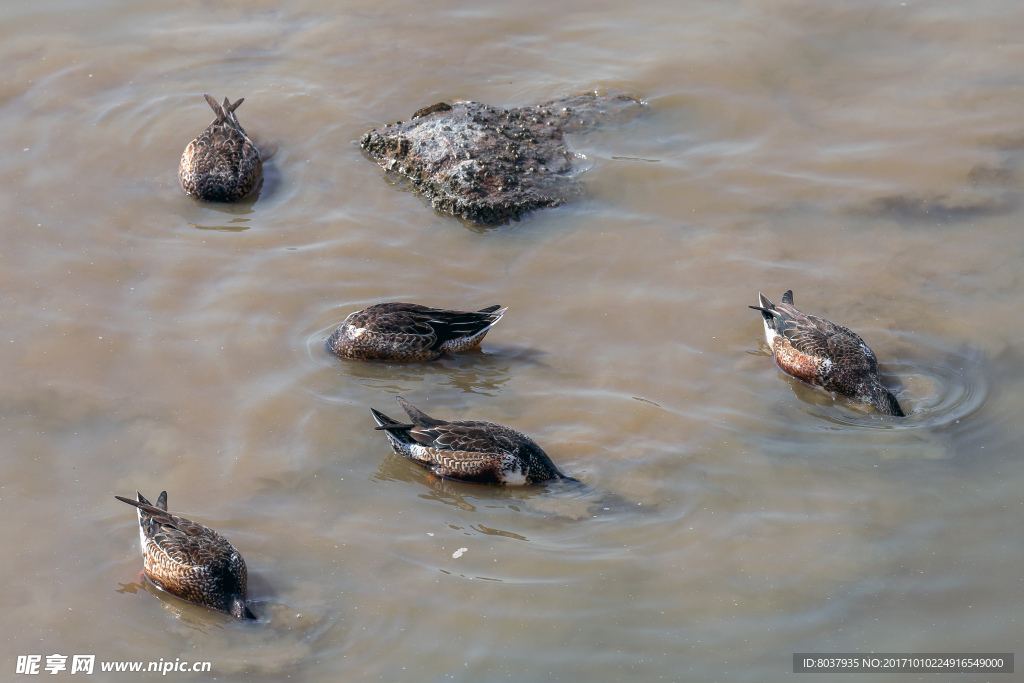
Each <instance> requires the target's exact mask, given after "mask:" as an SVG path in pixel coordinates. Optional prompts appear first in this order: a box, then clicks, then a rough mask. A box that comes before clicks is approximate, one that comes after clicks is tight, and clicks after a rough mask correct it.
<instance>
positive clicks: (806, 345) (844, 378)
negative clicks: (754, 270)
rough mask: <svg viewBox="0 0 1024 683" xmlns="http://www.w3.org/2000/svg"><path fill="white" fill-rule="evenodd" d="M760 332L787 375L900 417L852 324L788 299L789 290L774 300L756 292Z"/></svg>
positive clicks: (893, 398) (900, 410) (872, 352)
mask: <svg viewBox="0 0 1024 683" xmlns="http://www.w3.org/2000/svg"><path fill="white" fill-rule="evenodd" d="M757 296H758V299H759V300H760V303H761V305H760V306H751V307H750V308H753V309H754V310H755V311H760V312H761V317H762V318H763V319H764V334H765V338H766V339H767V340H768V346H770V347H771V349H772V353H773V354H774V356H775V362H776V363H777V364H778V366H779V367H780V368H781V369H782V371H783V372H785V373H786V374H788V375H791V376H793V377H795V378H797V379H798V380H800V381H802V382H806V383H807V384H810V385H812V386H818V387H822V388H823V389H825V390H826V391H830V392H833V393H836V394H839V395H841V396H845V397H847V398H849V399H850V400H852V401H854V402H855V403H865V404H867V405H869V406H873V407H874V408H875V409H877V410H878V412H880V413H883V414H885V415H895V416H897V417H904V413H903V410H902V409H901V408H900V404H899V402H897V401H896V397H895V396H893V395H892V393H891V392H890V391H889V390H888V389H886V388H885V387H884V386H882V382H881V380H880V379H879V378H878V360H877V359H876V358H875V352H874V351H872V350H871V349H869V348H868V345H867V344H865V343H864V340H863V339H861V338H860V337H859V336H858V335H857V334H856V333H855V332H854V331H853V330H851V329H849V328H847V327H843V326H842V325H837V324H836V323H834V322H831V321H829V320H825V319H824V318H819V317H818V316H816V315H807V314H806V313H801V312H800V311H798V310H797V309H796V307H795V306H794V305H793V290H789V291H787V292H786V293H785V294H783V295H782V303H781V304H779V305H778V306H776V305H775V304H774V303H772V302H771V301H770V300H769V299H768V298H767V297H766V296H764V295H763V294H760V293H758V295H757Z"/></svg>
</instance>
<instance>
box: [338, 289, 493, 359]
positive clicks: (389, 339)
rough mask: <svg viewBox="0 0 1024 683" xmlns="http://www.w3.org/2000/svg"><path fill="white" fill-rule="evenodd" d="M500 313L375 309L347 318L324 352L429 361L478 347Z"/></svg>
mask: <svg viewBox="0 0 1024 683" xmlns="http://www.w3.org/2000/svg"><path fill="white" fill-rule="evenodd" d="M499 309H500V310H499ZM504 314H505V309H504V308H501V306H488V307H487V308H481V309H480V310H479V311H448V310H445V309H443V308H429V307H427V306H420V305H419V304H404V303H387V304H375V305H373V306H369V307H367V308H364V309H363V310H361V311H356V312H355V313H351V314H349V316H348V317H347V318H345V320H344V322H342V323H341V325H339V326H338V329H337V330H335V331H334V334H332V335H331V336H330V338H329V339H328V340H327V348H328V349H329V350H330V351H332V352H334V353H336V354H338V355H339V356H341V357H342V358H351V359H354V360H385V361H424V360H434V359H435V358H439V357H440V356H441V355H443V354H445V353H449V352H455V351H467V350H469V349H472V348H474V347H477V346H479V345H480V342H482V341H483V339H484V337H485V336H486V335H487V332H488V331H489V330H490V329H491V327H492V326H493V325H494V324H495V323H496V322H498V321H499V320H501V316H502V315H504Z"/></svg>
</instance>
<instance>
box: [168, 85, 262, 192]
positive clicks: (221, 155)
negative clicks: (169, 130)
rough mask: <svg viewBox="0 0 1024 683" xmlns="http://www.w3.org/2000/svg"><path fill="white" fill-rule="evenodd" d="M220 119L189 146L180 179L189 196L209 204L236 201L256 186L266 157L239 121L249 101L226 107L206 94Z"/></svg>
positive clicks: (180, 171) (184, 154) (179, 169)
mask: <svg viewBox="0 0 1024 683" xmlns="http://www.w3.org/2000/svg"><path fill="white" fill-rule="evenodd" d="M203 97H205V98H206V101H207V103H209V105H210V108H211V109H213V113H214V114H216V115H217V118H215V119H214V120H213V123H211V124H210V125H209V126H207V128H206V130H204V131H203V132H202V134H200V135H199V137H197V138H196V139H195V140H193V141H192V142H190V143H188V147H186V148H185V151H184V153H182V155H181V164H180V165H179V166H178V178H179V179H180V180H181V187H182V188H183V189H184V190H185V194H188V195H191V196H193V197H196V198H197V199H202V200H205V201H208V202H236V201H238V200H239V199H242V198H243V197H245V196H246V195H248V194H249V193H250V192H252V191H253V189H254V188H255V187H256V183H257V182H258V181H259V179H260V175H261V174H262V172H263V158H262V157H261V156H260V151H259V150H258V149H256V145H254V144H253V142H252V140H250V139H249V136H247V135H246V134H245V129H244V128H242V124H240V123H239V122H238V117H237V116H236V115H235V110H236V109H238V106H239V105H240V104H242V102H244V101H245V98H244V97H243V98H241V99H240V100H238V101H237V102H235V103H234V104H231V102H230V100H228V98H226V97H225V98H224V104H217V100H215V99H213V98H212V97H210V96H209V95H203Z"/></svg>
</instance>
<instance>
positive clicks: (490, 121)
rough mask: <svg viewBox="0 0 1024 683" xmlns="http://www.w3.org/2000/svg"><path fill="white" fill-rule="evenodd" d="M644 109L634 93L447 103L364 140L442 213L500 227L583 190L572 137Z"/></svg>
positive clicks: (377, 157)
mask: <svg viewBox="0 0 1024 683" xmlns="http://www.w3.org/2000/svg"><path fill="white" fill-rule="evenodd" d="M642 110H643V105H642V104H641V103H640V102H639V101H638V100H636V99H634V98H632V97H629V96H627V95H621V94H612V95H598V94H596V93H585V94H582V95H577V96H575V97H570V98H566V99H562V100H555V101H552V102H548V103H546V104H539V105H536V106H531V107H516V108H512V109H499V108H497V107H492V106H489V105H486V104H481V103H480V102H456V103H454V104H447V103H444V102H440V103H438V104H435V105H433V106H430V107H424V108H423V109H420V110H419V111H417V112H416V113H415V114H413V117H412V120H410V121H408V122H405V123H403V122H401V121H399V122H398V123H392V124H390V125H387V126H384V127H382V128H378V129H376V130H371V131H370V132H368V133H367V134H366V135H364V136H363V138H362V139H361V140H360V141H359V144H360V146H361V147H362V148H363V150H364V151H365V152H366V153H367V154H368V155H369V156H370V157H372V158H373V159H375V160H376V161H377V163H378V164H379V165H380V166H381V168H383V169H384V170H386V171H392V172H395V173H399V174H401V175H403V176H405V177H406V178H408V179H409V180H410V181H411V182H412V184H413V186H414V187H415V188H416V189H417V190H419V191H420V192H421V193H422V194H423V195H424V196H425V197H427V198H428V199H429V200H430V203H431V204H432V205H433V206H434V208H435V209H437V210H439V211H445V212H447V213H452V214H456V215H460V216H463V217H464V218H466V219H468V220H471V221H474V222H477V223H501V222H504V221H506V220H508V219H514V218H518V217H519V216H521V215H522V214H524V213H526V212H528V211H531V210H533V209H538V208H543V207H546V206H558V205H559V204H562V203H563V202H565V201H566V200H567V199H569V198H570V197H572V196H573V195H574V194H575V193H576V192H578V189H579V188H578V183H577V180H576V178H575V172H574V166H573V158H574V157H573V153H572V152H571V151H570V150H569V147H568V146H567V145H566V143H565V134H566V133H581V132H584V131H586V130H588V129H590V128H592V127H593V126H595V125H599V124H602V123H609V122H617V121H622V120H625V119H627V118H630V117H631V116H633V115H635V114H637V113H639V112H640V111H642Z"/></svg>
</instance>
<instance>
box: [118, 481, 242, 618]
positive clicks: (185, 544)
mask: <svg viewBox="0 0 1024 683" xmlns="http://www.w3.org/2000/svg"><path fill="white" fill-rule="evenodd" d="M135 493H136V495H137V496H138V498H139V499H138V501H134V500H132V499H131V498H124V497H122V496H114V497H115V498H117V499H118V500H120V501H122V502H125V503H128V504H129V505H134V506H135V507H136V508H138V510H137V511H136V512H138V514H139V540H140V542H141V544H142V561H143V562H142V563H143V568H144V569H145V572H146V578H148V579H149V580H150V581H152V582H153V584H154V585H155V586H157V587H158V588H161V589H163V590H165V591H167V592H168V593H170V594H171V595H174V596H177V597H179V598H181V599H182V600H187V601H189V602H194V603H196V604H197V605H203V606H204V607H212V608H213V609H215V610H219V611H221V612H227V613H228V614H230V615H231V616H233V617H237V618H238V619H255V618H256V615H255V614H253V613H252V611H250V610H249V608H248V607H247V606H246V604H245V596H246V586H247V583H248V573H247V572H246V569H245V560H243V559H242V555H241V553H239V552H238V551H237V550H235V548H234V546H232V545H231V544H230V543H228V541H227V539H226V538H224V537H223V536H221V535H220V534H218V533H217V532H216V531H214V530H213V529H210V528H208V527H205V526H203V525H202V524H199V523H197V522H193V521H191V520H188V519H185V518H184V517H178V516H177V515H172V514H170V513H168V512H167V491H164V492H163V493H161V494H160V497H159V498H157V499H156V505H155V506H154V505H151V504H150V502H149V501H148V500H146V499H145V497H143V495H142V494H141V493H139V492H138V491H136V492H135Z"/></svg>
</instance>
